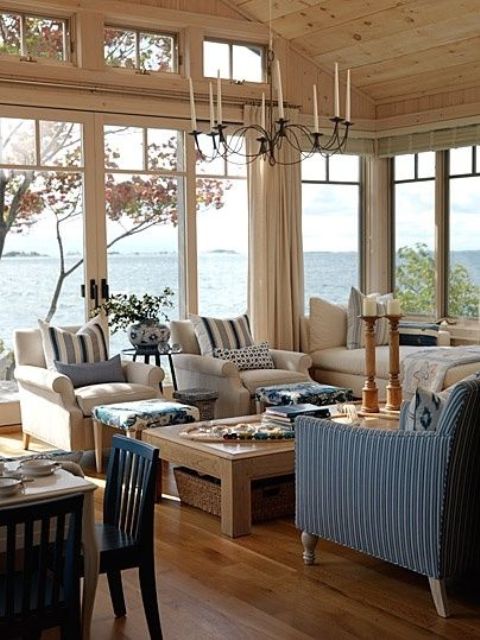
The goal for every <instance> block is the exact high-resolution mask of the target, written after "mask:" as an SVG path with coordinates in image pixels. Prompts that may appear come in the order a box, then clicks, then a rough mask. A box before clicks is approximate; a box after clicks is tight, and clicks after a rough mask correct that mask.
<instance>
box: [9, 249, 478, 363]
mask: <svg viewBox="0 0 480 640" xmlns="http://www.w3.org/2000/svg"><path fill="white" fill-rule="evenodd" d="M66 260H67V268H68V266H69V265H71V264H73V263H74V262H75V261H76V260H78V256H67V258H66ZM454 261H455V262H460V263H462V264H464V265H465V266H466V267H467V269H468V270H469V272H470V275H471V278H472V280H473V281H474V282H476V283H477V284H480V251H463V252H456V253H454V254H452V262H454ZM108 265H109V266H108V268H109V282H110V290H111V293H118V292H126V293H137V294H141V293H143V292H147V291H148V292H149V293H153V294H155V293H160V292H161V291H162V290H163V288H164V287H166V286H169V287H171V288H172V289H173V290H174V291H175V292H176V296H175V301H176V304H175V307H174V308H173V309H170V310H169V312H168V313H169V316H170V318H176V317H178V306H177V303H178V257H177V255H176V254H174V253H158V254H152V253H149V254H143V255H142V254H114V255H110V256H109V258H108ZM247 269H248V261H247V257H246V256H245V255H242V254H238V253H233V252H226V253H222V252H209V253H204V254H200V257H199V267H198V274H199V311H200V313H202V314H205V315H218V316H228V315H233V314H235V315H236V314H241V313H244V312H245V310H246V308H247ZM57 273H58V266H57V261H56V259H55V258H51V257H3V258H2V259H1V260H0V295H1V304H0V338H1V339H3V340H4V341H5V343H6V344H7V345H8V346H10V345H11V344H12V334H13V331H14V329H16V328H19V327H34V326H36V324H37V319H38V318H44V317H45V315H46V313H47V312H48V309H49V305H50V301H51V298H52V293H53V291H54V288H55V283H56V276H57ZM82 282H83V272H82V269H81V268H79V269H77V270H76V271H74V272H73V273H72V274H71V275H70V276H69V277H68V278H67V279H66V280H65V282H64V286H63V289H62V294H61V296H60V300H59V304H58V309H57V310H56V312H55V315H54V316H53V320H52V321H53V322H54V323H55V324H57V325H60V326H62V325H69V324H81V323H82V322H83V319H84V311H83V309H84V307H83V299H82V298H81V297H80V285H81V283H82ZM355 283H358V255H357V254H356V253H353V252H352V253H350V252H344V253H330V252H323V251H319V252H309V253H306V254H305V304H306V309H308V300H309V298H310V296H312V295H320V296H322V297H325V298H327V299H328V300H331V301H332V302H345V301H346V300H347V298H348V292H349V290H350V286H351V285H352V284H355ZM128 346H129V345H128V343H127V340H126V337H125V336H124V335H123V334H122V333H117V334H115V335H113V336H112V352H118V351H119V350H120V349H122V348H125V347H128Z"/></svg>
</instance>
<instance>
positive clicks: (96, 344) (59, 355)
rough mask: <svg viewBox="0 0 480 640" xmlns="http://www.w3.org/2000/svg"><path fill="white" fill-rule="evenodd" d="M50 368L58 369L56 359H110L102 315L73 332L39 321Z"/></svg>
mask: <svg viewBox="0 0 480 640" xmlns="http://www.w3.org/2000/svg"><path fill="white" fill-rule="evenodd" d="M38 325H39V327H40V331H41V334H42V343H43V352H44V355H45V362H46V364H47V368H48V369H52V370H53V371H56V367H55V364H54V362H55V360H57V361H58V362H63V363H66V364H80V363H82V362H100V361H102V360H108V347H107V339H106V337H105V333H104V331H103V328H102V324H101V318H100V316H95V317H94V318H92V319H91V320H89V321H88V322H86V323H85V324H84V325H83V326H82V327H80V329H79V330H78V331H77V332H76V333H73V332H71V331H67V330H65V329H60V328H59V327H53V326H52V325H51V324H49V323H48V322H44V321H43V320H39V321H38Z"/></svg>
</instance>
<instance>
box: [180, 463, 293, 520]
mask: <svg viewBox="0 0 480 640" xmlns="http://www.w3.org/2000/svg"><path fill="white" fill-rule="evenodd" d="M173 472H174V474H175V480H176V482H177V489H178V495H179V497H180V500H181V501H182V502H184V503H185V504H188V505H190V506H192V507H197V508H198V509H202V511H206V512H207V513H211V514H213V515H214V516H220V515H221V494H220V480H218V478H213V477H212V476H207V475H200V474H198V473H197V472H196V471H192V470H191V469H187V468H185V467H176V468H175V469H174V470H173ZM294 478H295V476H294V475H287V476H279V477H276V478H264V479H262V480H254V481H253V482H252V522H261V521H262V520H272V519H273V518H283V517H287V516H292V515H293V513H294V511H295V482H294Z"/></svg>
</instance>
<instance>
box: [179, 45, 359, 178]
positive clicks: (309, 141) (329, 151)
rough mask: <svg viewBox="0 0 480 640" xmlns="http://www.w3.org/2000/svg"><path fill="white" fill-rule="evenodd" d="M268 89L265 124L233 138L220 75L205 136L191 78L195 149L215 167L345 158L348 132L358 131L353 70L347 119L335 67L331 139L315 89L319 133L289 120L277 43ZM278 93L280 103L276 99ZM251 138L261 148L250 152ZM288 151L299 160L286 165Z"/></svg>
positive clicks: (264, 101) (252, 126)
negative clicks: (217, 162) (226, 161)
mask: <svg viewBox="0 0 480 640" xmlns="http://www.w3.org/2000/svg"><path fill="white" fill-rule="evenodd" d="M266 66H267V69H266V72H267V84H268V87H269V89H268V97H267V99H266V98H265V93H262V99H261V107H260V124H250V125H244V126H240V127H237V128H235V129H233V130H232V131H231V132H228V133H227V129H229V128H230V127H228V126H227V125H225V124H224V122H223V113H222V80H221V78H220V71H218V73H217V95H216V108H215V103H214V93H213V84H212V82H210V83H209V116H210V118H209V120H210V128H209V130H208V131H207V132H205V133H202V132H201V131H199V130H198V129H197V117H196V107H195V95H194V90H193V82H192V79H191V78H189V90H190V118H191V127H192V130H191V131H190V135H191V136H193V138H194V140H195V147H196V150H197V152H198V154H199V156H200V159H201V160H203V161H204V162H212V161H213V160H215V159H217V158H223V159H227V158H228V159H230V160H231V161H234V157H235V156H236V157H237V158H238V162H239V163H242V164H245V163H246V164H249V163H251V162H254V161H255V160H257V159H259V158H261V159H263V160H265V161H267V162H268V163H269V164H270V165H271V166H273V165H276V164H279V165H293V164H298V163H300V162H301V161H302V160H304V159H305V158H310V157H312V156H313V155H314V154H317V153H318V154H320V155H322V156H330V155H333V154H335V153H342V152H343V151H344V150H345V147H346V144H347V140H348V132H349V129H350V127H351V126H352V122H351V87H350V69H348V70H347V78H346V98H345V118H342V117H341V115H340V82H339V69H338V63H335V72H334V115H333V117H331V118H330V119H329V120H330V122H331V130H330V132H329V133H322V132H321V131H320V126H319V118H318V98H317V86H316V85H315V84H314V85H313V129H309V128H308V127H306V126H305V125H303V124H298V123H294V122H290V121H289V120H287V119H286V118H285V109H284V101H283V87H282V75H281V69H280V62H279V60H278V59H276V58H275V54H274V52H273V49H272V38H271V37H270V45H269V47H268V51H267V65H266ZM275 93H276V100H275V99H274V96H275ZM275 103H276V104H277V109H278V111H277V113H278V119H275V112H274V108H275ZM247 137H249V138H250V137H251V138H253V139H254V140H255V141H256V143H257V144H256V148H255V149H252V148H253V146H254V145H253V144H251V145H249V151H246V149H245V146H246V145H244V142H243V141H244V139H245V138H247ZM208 138H210V143H208V142H207V144H208V145H209V146H210V151H209V152H205V149H204V147H202V143H201V139H207V140H208ZM285 145H288V146H290V147H291V148H292V149H294V150H295V151H296V152H297V153H296V154H295V156H296V158H295V160H291V161H289V160H284V159H280V156H279V152H280V150H281V149H282V148H283V147H284V146H285Z"/></svg>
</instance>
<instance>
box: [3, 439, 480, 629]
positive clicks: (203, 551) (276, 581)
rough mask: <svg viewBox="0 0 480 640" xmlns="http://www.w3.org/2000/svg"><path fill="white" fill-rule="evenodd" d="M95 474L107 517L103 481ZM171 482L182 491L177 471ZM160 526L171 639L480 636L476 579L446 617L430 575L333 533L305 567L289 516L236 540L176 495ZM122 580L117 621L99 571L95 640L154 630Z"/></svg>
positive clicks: (160, 574) (459, 588) (456, 589)
mask: <svg viewBox="0 0 480 640" xmlns="http://www.w3.org/2000/svg"><path fill="white" fill-rule="evenodd" d="M7 445H8V448H9V450H10V452H11V453H14V452H15V450H17V451H19V450H20V447H21V444H20V442H19V439H18V437H17V436H12V435H8V436H4V437H2V436H1V435H0V454H1V453H3V452H4V451H5V447H6V446H7ZM33 448H36V447H35V444H34V445H33ZM93 465H94V461H93V457H92V469H93ZM92 476H95V473H94V472H93V470H92ZM97 483H98V484H99V487H100V488H99V490H98V491H97V492H96V507H97V517H98V518H100V514H101V505H102V496H103V490H102V486H103V481H102V480H97ZM164 486H165V487H166V488H167V490H169V491H170V492H172V493H173V492H174V481H173V474H171V473H169V474H168V477H166V478H165V484H164ZM155 526H156V545H155V546H156V573H157V587H158V595H159V603H160V613H161V616H162V625H163V629H164V638H165V640H227V639H228V640H274V639H275V640H307V639H310V640H312V639H315V640H320V639H321V640H344V639H345V640H346V639H352V638H362V639H365V640H367V639H368V640H372V639H374V640H376V639H384V638H388V639H397V638H398V639H402V640H406V639H408V640H414V639H417V638H418V639H423V638H451V639H452V640H453V639H455V640H456V639H462V640H466V639H470V638H480V590H479V588H478V587H477V586H475V588H474V587H473V586H472V585H471V584H470V585H469V584H467V583H460V584H458V585H455V586H452V587H451V588H450V589H449V595H450V597H451V598H450V600H451V609H452V612H453V617H452V618H450V619H448V620H444V619H441V618H439V617H438V616H437V615H436V613H435V610H434V607H433V603H432V601H431V597H430V591H429V588H428V581H427V579H426V578H422V577H421V576H418V575H416V574H414V573H412V572H409V571H406V570H404V569H400V568H398V567H394V566H393V565H390V564H387V563H385V562H381V561H380V560H375V559H373V558H370V557H368V556H365V555H362V554H360V553H357V552H354V551H351V550H349V549H344V548H342V547H339V546H338V545H334V544H332V543H329V542H325V541H320V542H319V544H318V546H317V558H318V564H316V565H314V566H312V567H306V566H304V565H303V562H302V559H301V545H300V540H299V534H298V531H297V530H296V529H295V526H294V524H293V522H292V521H289V520H287V519H281V520H275V521H272V522H268V523H265V524H261V525H255V526H254V527H253V534H252V535H251V536H246V537H243V538H237V539H235V540H231V539H229V538H225V537H223V536H221V535H220V523H219V520H218V519H217V518H215V517H213V516H209V515H207V514H204V513H203V512H201V511H198V510H197V509H193V508H190V507H183V506H181V504H180V503H179V502H178V500H176V499H174V498H173V499H167V500H163V501H162V503H161V504H159V505H157V506H156V516H155ZM124 588H125V597H126V602H127V610H128V614H127V617H126V618H124V619H118V620H116V619H115V618H114V617H113V613H112V609H111V605H110V598H109V594H108V587H107V583H106V580H105V577H104V576H101V577H100V582H99V587H98V596H97V600H96V605H95V611H94V619H93V628H92V638H93V640H107V639H112V640H113V639H122V640H137V639H138V638H146V637H148V636H147V629H146V623H145V618H144V614H143V608H142V603H141V598H140V592H139V587H138V581H137V575H136V572H135V571H130V572H124ZM46 637H48V638H52V639H53V638H57V635H56V634H55V633H50V634H48V636H46Z"/></svg>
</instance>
